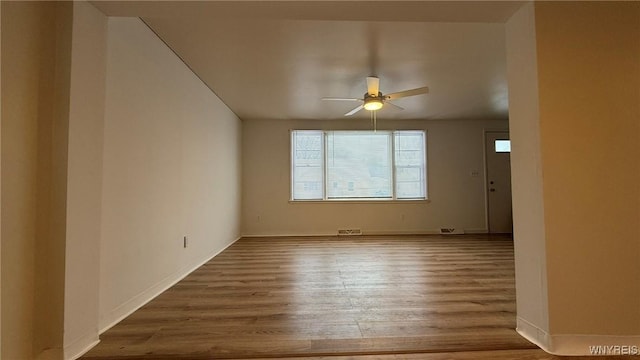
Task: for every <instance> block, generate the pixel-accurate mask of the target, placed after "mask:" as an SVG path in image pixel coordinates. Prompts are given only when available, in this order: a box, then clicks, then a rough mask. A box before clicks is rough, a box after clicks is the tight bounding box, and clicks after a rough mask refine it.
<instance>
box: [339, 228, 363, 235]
mask: <svg viewBox="0 0 640 360" xmlns="http://www.w3.org/2000/svg"><path fill="white" fill-rule="evenodd" d="M351 235H362V230H360V229H338V236H351Z"/></svg>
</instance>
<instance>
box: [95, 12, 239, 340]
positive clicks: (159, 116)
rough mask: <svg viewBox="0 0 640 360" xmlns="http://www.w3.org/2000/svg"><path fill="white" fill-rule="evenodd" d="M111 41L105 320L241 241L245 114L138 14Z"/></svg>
mask: <svg viewBox="0 0 640 360" xmlns="http://www.w3.org/2000/svg"><path fill="white" fill-rule="evenodd" d="M107 44H108V45H107V80H106V102H105V128H104V150H103V151H104V152H103V155H104V157H103V184H102V190H103V192H102V194H103V198H102V234H101V244H102V245H101V248H100V263H101V265H100V328H101V329H105V328H107V327H109V326H111V325H113V324H114V323H115V322H116V321H118V320H120V319H121V318H122V317H123V316H125V315H127V314H128V313H130V312H131V311H133V310H135V309H136V308H138V307H139V306H141V305H142V304H144V303H145V302H147V301H148V300H150V299H151V298H152V297H153V296H155V295H157V294H158V293H159V292H161V291H162V290H164V289H165V288H166V287H168V286H169V285H171V284H172V283H174V282H175V281H177V280H178V279H180V278H181V277H183V276H184V275H186V274H187V273H188V272H190V271H191V270H192V269H194V268H196V267H197V266H199V265H200V264H201V263H203V262H204V261H206V260H207V259H209V258H211V257H212V256H213V255H214V254H216V253H217V252H219V251H220V250H222V249H224V248H225V247H226V246H228V245H229V244H231V243H232V242H233V241H235V240H236V239H237V238H238V236H239V234H240V191H241V189H240V181H241V178H240V150H241V149H240V136H241V133H240V127H241V123H240V120H239V119H238V118H237V117H236V116H235V115H234V114H233V113H232V112H231V111H230V110H229V109H228V108H227V107H226V106H225V105H224V104H223V103H222V102H221V101H220V99H218V98H217V97H216V96H215V95H214V94H213V93H212V92H211V91H210V90H209V89H208V88H207V87H206V86H205V85H204V84H203V83H202V82H201V81H200V80H199V79H198V78H197V77H196V76H195V75H194V74H193V73H192V72H191V71H190V70H189V69H188V68H187V67H186V66H185V65H184V64H183V63H182V62H181V61H180V59H178V57H177V56H176V55H175V54H174V53H173V52H172V51H171V50H170V49H169V48H167V46H166V45H165V44H164V43H163V42H162V41H161V40H160V39H158V38H157V37H156V36H155V34H154V33H153V32H152V31H151V30H149V29H148V28H147V27H146V26H145V24H144V23H143V22H142V21H140V20H139V19H135V18H109V20H108V40H107ZM184 236H187V237H188V241H187V245H188V246H187V247H186V248H184V247H183V237H184Z"/></svg>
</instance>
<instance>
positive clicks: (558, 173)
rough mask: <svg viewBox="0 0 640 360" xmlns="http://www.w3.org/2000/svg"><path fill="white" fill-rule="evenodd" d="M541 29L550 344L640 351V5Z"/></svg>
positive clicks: (555, 7) (576, 12) (579, 12)
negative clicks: (631, 346)
mask: <svg viewBox="0 0 640 360" xmlns="http://www.w3.org/2000/svg"><path fill="white" fill-rule="evenodd" d="M535 24H536V39H537V54H538V56H537V61H538V87H539V109H540V139H541V141H540V142H541V149H542V164H543V174H544V176H543V185H544V186H543V188H544V209H545V213H544V223H545V232H546V244H545V246H546V254H547V259H546V264H547V273H548V279H549V283H548V298H549V330H550V332H551V334H552V339H551V340H552V342H551V345H552V346H551V349H552V350H553V351H557V352H560V353H563V354H571V353H578V354H585V353H586V354H588V351H589V349H588V345H636V346H640V265H639V264H640V262H639V261H638V260H639V255H640V161H638V159H640V121H639V119H640V3H638V2H559V3H556V2H536V3H535Z"/></svg>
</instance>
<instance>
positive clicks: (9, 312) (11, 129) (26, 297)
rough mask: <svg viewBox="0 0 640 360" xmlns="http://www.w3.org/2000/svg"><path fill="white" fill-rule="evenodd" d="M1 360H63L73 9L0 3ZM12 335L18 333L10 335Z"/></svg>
mask: <svg viewBox="0 0 640 360" xmlns="http://www.w3.org/2000/svg"><path fill="white" fill-rule="evenodd" d="M0 6H2V17H3V18H2V86H3V89H2V95H3V102H2V119H3V122H2V167H3V169H2V173H3V175H4V176H3V179H2V180H3V181H2V217H3V218H2V224H3V226H2V239H3V242H2V250H3V251H2V267H3V269H2V276H3V278H2V282H1V284H2V328H3V329H5V331H3V332H2V337H3V339H2V344H3V346H2V354H1V357H2V358H3V359H34V358H48V357H50V358H56V357H60V356H61V355H62V328H63V306H62V304H63V301H64V285H63V284H64V242H65V236H66V234H65V222H64V220H63V221H60V219H61V218H64V216H65V213H66V153H67V129H68V110H69V109H68V100H69V93H68V90H69V70H70V58H69V54H70V46H71V36H70V35H71V31H70V30H71V16H72V9H71V3H69V2H66V3H56V2H53V3H48V2H43V3H38V2H2V4H1V5H0ZM7 329H11V331H7Z"/></svg>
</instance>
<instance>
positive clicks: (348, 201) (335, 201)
mask: <svg viewBox="0 0 640 360" xmlns="http://www.w3.org/2000/svg"><path fill="white" fill-rule="evenodd" d="M430 202H431V200H429V199H406V200H398V199H395V200H394V199H388V200H385V199H330V200H289V203H290V204H420V203H423V204H425V203H430Z"/></svg>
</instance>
